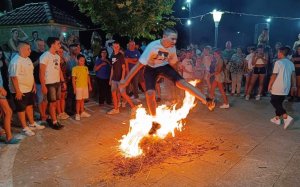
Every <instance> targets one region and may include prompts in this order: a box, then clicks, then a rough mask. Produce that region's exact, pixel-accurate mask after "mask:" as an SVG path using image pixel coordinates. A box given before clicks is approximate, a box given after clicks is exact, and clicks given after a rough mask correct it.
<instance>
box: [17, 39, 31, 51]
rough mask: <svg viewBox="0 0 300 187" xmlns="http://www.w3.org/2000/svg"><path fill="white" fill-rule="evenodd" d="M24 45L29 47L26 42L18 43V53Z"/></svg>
mask: <svg viewBox="0 0 300 187" xmlns="http://www.w3.org/2000/svg"><path fill="white" fill-rule="evenodd" d="M25 45H29V46H30V44H29V43H28V42H24V41H20V42H19V43H18V51H19V50H20V49H21V48H22V47H23V46H25Z"/></svg>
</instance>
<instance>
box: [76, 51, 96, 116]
mask: <svg viewBox="0 0 300 187" xmlns="http://www.w3.org/2000/svg"><path fill="white" fill-rule="evenodd" d="M77 60H78V65H77V66H75V67H74V68H73V69H72V83H73V88H74V94H75V95H76V115H75V120H77V121H79V120H80V118H87V117H90V116H91V115H90V114H89V113H87V112H85V111H84V100H85V99H88V98H89V91H92V86H91V80H90V76H89V70H88V68H87V67H86V66H85V57H84V56H83V55H81V54H80V55H78V56H77Z"/></svg>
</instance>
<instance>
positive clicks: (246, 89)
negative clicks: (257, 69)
mask: <svg viewBox="0 0 300 187" xmlns="http://www.w3.org/2000/svg"><path fill="white" fill-rule="evenodd" d="M250 81H251V75H247V76H246V83H245V95H246V94H247V92H248V89H249V85H250Z"/></svg>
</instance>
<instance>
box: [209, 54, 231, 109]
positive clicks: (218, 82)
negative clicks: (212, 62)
mask: <svg viewBox="0 0 300 187" xmlns="http://www.w3.org/2000/svg"><path fill="white" fill-rule="evenodd" d="M221 55H222V54H221V51H220V50H216V51H214V58H215V59H216V69H215V72H214V73H213V74H212V76H214V80H213V82H212V87H211V90H210V98H211V99H214V97H215V89H216V87H218V88H219V92H220V93H221V95H222V98H223V104H222V105H221V106H220V108H223V109H227V108H229V107H230V106H229V102H228V98H227V96H226V93H225V91H224V87H223V83H224V81H225V75H224V72H223V71H224V61H223V59H222V56H221Z"/></svg>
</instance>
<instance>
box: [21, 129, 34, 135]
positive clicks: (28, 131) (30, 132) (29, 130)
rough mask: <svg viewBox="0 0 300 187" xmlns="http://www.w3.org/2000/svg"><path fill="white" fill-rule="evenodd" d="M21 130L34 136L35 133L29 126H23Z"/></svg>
mask: <svg viewBox="0 0 300 187" xmlns="http://www.w3.org/2000/svg"><path fill="white" fill-rule="evenodd" d="M23 132H24V134H25V135H26V136H34V135H35V133H34V132H33V131H32V130H31V129H30V128H29V127H25V128H24V129H23Z"/></svg>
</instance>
